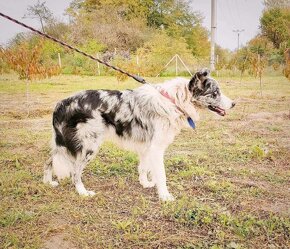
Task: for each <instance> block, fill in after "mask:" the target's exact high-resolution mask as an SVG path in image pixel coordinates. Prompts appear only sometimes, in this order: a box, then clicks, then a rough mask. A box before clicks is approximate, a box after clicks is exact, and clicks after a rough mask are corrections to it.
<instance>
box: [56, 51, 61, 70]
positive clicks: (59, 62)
mask: <svg viewBox="0 0 290 249" xmlns="http://www.w3.org/2000/svg"><path fill="white" fill-rule="evenodd" d="M57 55H58V65H59V67H60V68H61V58H60V53H57Z"/></svg>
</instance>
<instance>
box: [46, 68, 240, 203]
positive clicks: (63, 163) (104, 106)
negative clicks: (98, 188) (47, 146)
mask: <svg viewBox="0 0 290 249" xmlns="http://www.w3.org/2000/svg"><path fill="white" fill-rule="evenodd" d="M234 105H235V103H234V102H233V101H232V100H230V99H229V98H227V97H226V96H224V95H223V94H222V93H221V90H220V88H219V85H218V83H217V81H216V80H214V79H213V78H211V77H209V70H208V69H202V70H200V71H198V72H197V73H196V74H195V75H194V76H193V77H192V78H191V80H190V81H188V80H187V79H183V78H176V79H173V80H170V81H167V82H165V83H163V84H158V85H150V84H145V85H143V86H141V87H139V88H137V89H134V90H125V91H117V90H86V91H82V92H80V93H77V94H76V95H74V96H72V97H69V98H67V99H64V100H62V101H60V102H59V103H58V104H57V105H56V107H55V110H54V113H53V122H52V123H53V142H52V144H53V145H52V152H51V157H50V159H49V160H48V161H47V162H46V164H45V170H44V178H43V181H44V183H49V184H51V185H52V186H57V185H58V182H57V181H53V179H52V173H54V174H55V175H56V176H57V178H58V179H63V178H65V177H71V178H72V182H73V184H74V185H75V187H76V191H77V192H78V193H79V194H80V195H84V196H93V195H94V194H95V193H94V192H93V191H89V190H87V189H86V188H85V186H84V184H83V182H82V179H81V177H82V172H83V170H84V168H85V166H86V165H87V164H88V163H89V162H90V161H91V160H92V159H93V158H94V157H95V156H96V154H97V151H98V149H99V147H100V145H101V143H102V142H103V141H105V140H111V141H112V140H113V141H114V142H116V143H117V144H119V145H120V146H121V147H123V148H125V149H129V150H133V151H135V152H136V153H137V154H138V156H139V160H140V162H139V166H138V171H139V181H140V184H141V185H142V186H143V187H144V188H151V187H154V186H156V187H157V191H158V195H159V198H160V199H161V200H163V201H168V200H173V199H174V198H173V196H172V195H171V194H170V193H169V191H168V189H167V186H166V175H165V168H164V159H163V157H164V152H165V150H166V148H167V147H168V146H169V144H171V143H172V142H173V140H174V137H175V136H176V135H177V134H178V133H179V132H180V130H181V129H182V128H184V127H190V125H189V124H190V123H191V126H193V125H194V122H196V121H198V120H199V115H198V111H197V110H198V109H200V108H208V109H209V110H210V111H212V112H215V113H217V114H219V115H221V116H224V115H225V114H226V112H225V110H227V109H230V108H232V107H233V106H234ZM188 120H189V121H188ZM190 121H191V122H190ZM149 176H150V177H149Z"/></svg>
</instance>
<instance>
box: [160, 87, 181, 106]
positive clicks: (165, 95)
mask: <svg viewBox="0 0 290 249" xmlns="http://www.w3.org/2000/svg"><path fill="white" fill-rule="evenodd" d="M160 93H161V95H162V96H163V97H165V98H167V99H169V100H170V101H171V102H172V103H173V104H174V105H176V104H175V99H173V98H171V97H170V95H169V94H168V92H166V91H165V90H163V89H162V90H161V91H160ZM178 108H179V107H178ZM179 109H180V108H179Z"/></svg>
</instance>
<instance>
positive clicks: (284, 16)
mask: <svg viewBox="0 0 290 249" xmlns="http://www.w3.org/2000/svg"><path fill="white" fill-rule="evenodd" d="M260 22H261V30H262V34H263V35H264V36H266V37H268V38H269V39H270V40H271V41H272V42H273V44H274V46H275V47H276V48H278V49H280V48H282V49H283V50H285V49H286V47H290V7H288V8H271V9H269V10H266V11H265V12H264V13H263V16H262V17H261V19H260Z"/></svg>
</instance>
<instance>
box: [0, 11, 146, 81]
mask: <svg viewBox="0 0 290 249" xmlns="http://www.w3.org/2000/svg"><path fill="white" fill-rule="evenodd" d="M0 16H2V17H4V18H6V19H8V20H10V21H12V22H14V23H16V24H19V25H20V26H22V27H24V28H27V29H30V30H31V31H33V32H36V33H37V34H39V35H41V36H43V37H45V38H47V39H49V40H52V41H54V42H56V43H58V44H61V45H62V46H64V47H67V48H69V49H71V50H73V51H76V52H78V53H80V54H82V55H84V56H86V57H89V58H90V59H92V60H94V61H97V62H99V63H101V64H103V65H105V66H107V67H110V68H112V69H114V70H116V71H118V72H120V73H122V74H125V75H127V76H128V77H131V78H133V79H134V80H136V81H138V82H140V83H142V84H146V83H147V82H146V81H145V79H143V78H142V77H140V76H138V75H135V74H130V73H128V72H125V71H123V70H122V69H121V68H118V67H115V66H113V65H110V64H108V63H107V62H104V61H102V60H100V59H98V58H96V57H94V56H92V55H90V54H87V53H86V52H83V51H81V50H79V49H78V48H75V47H73V46H71V45H69V44H67V43H65V42H63V41H60V40H58V39H56V38H54V37H52V36H50V35H48V34H45V33H42V32H41V31H39V30H37V29H34V28H32V27H30V26H28V25H26V24H24V23H22V22H20V21H18V20H15V19H14V18H12V17H10V16H7V15H5V14H3V13H1V12H0Z"/></svg>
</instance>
